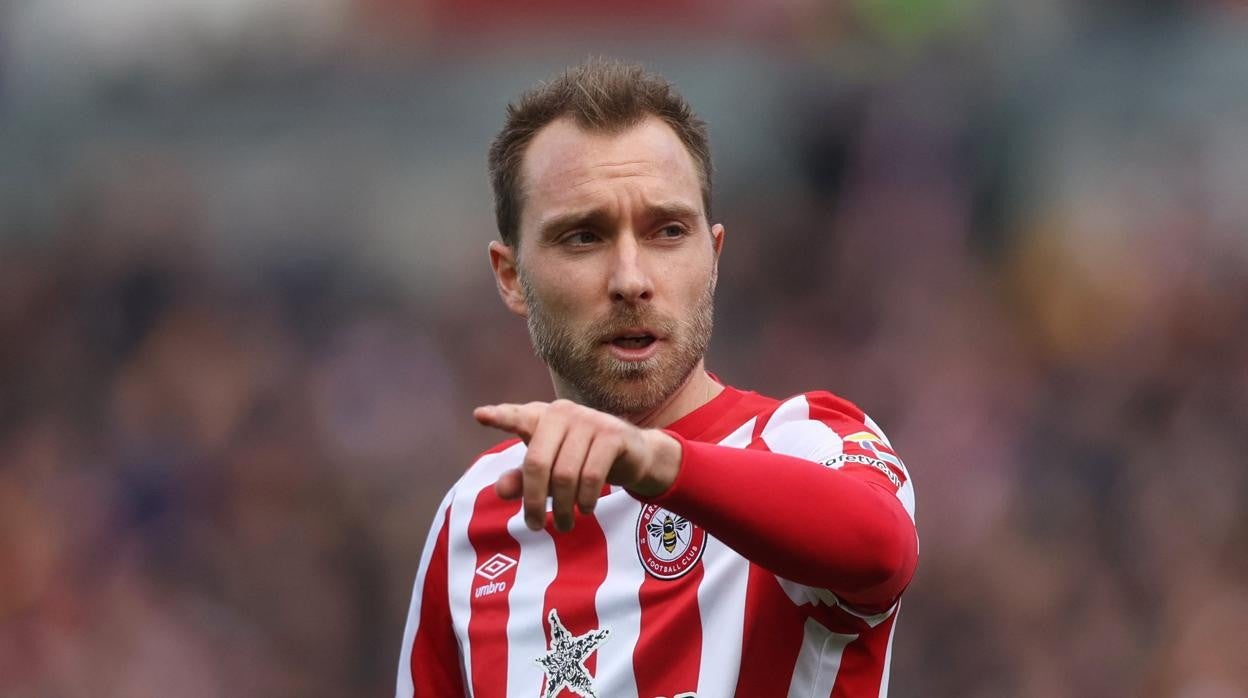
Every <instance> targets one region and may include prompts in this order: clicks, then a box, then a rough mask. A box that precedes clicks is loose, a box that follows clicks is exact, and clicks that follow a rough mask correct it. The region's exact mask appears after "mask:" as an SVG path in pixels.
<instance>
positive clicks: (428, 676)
mask: <svg viewBox="0 0 1248 698" xmlns="http://www.w3.org/2000/svg"><path fill="white" fill-rule="evenodd" d="M449 501H450V495H448V496H447V499H446V500H445V501H444V502H443V503H442V506H441V508H440V509H439V510H438V515H437V517H436V518H435V520H434V525H433V528H432V530H430V532H429V536H428V539H427V540H426V542H425V550H424V553H423V555H422V556H421V565H420V569H419V571H418V572H417V573H416V583H415V585H414V587H413V589H412V605H411V608H410V610H409V611H408V616H407V627H406V629H405V630H404V633H403V647H402V651H401V652H400V654H399V673H398V683H397V686H396V689H395V696H396V697H397V698H446V697H448V696H463V695H467V693H466V691H465V690H464V680H463V674H462V671H461V668H460V665H461V662H460V657H459V643H458V641H457V640H456V638H455V632H454V630H453V629H452V626H451V609H450V603H449V597H448V595H447V538H448V529H449V528H450V527H449V526H448V522H449V521H450V506H449Z"/></svg>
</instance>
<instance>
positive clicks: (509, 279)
mask: <svg viewBox="0 0 1248 698" xmlns="http://www.w3.org/2000/svg"><path fill="white" fill-rule="evenodd" d="M490 268H491V269H493V270H494V283H495V284H496V285H497V286H498V297H499V298H502V299H503V305H505V306H507V309H508V310H510V311H511V312H513V313H515V314H516V315H519V316H520V317H528V316H529V306H528V304H527V303H525V302H524V290H523V289H522V288H521V287H520V266H519V265H518V264H517V262H516V250H515V248H513V247H511V246H510V245H504V244H503V243H501V242H499V241H497V240H493V241H491V242H490Z"/></svg>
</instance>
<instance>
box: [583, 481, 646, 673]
mask: <svg viewBox="0 0 1248 698" xmlns="http://www.w3.org/2000/svg"><path fill="white" fill-rule="evenodd" d="M641 507H642V504H641V502H639V501H637V500H636V499H634V498H633V496H632V495H630V494H628V493H627V492H622V491H619V490H613V491H612V493H611V494H609V495H607V496H605V497H603V498H601V499H599V500H598V506H597V507H596V508H595V509H594V516H595V517H597V519H598V523H599V525H600V526H602V530H603V532H604V534H606V535H605V538H606V548H607V549H606V554H607V576H606V579H605V580H604V581H603V583H602V585H601V586H599V587H598V593H597V594H596V595H595V597H594V610H595V611H596V612H597V613H598V618H600V619H609V621H610V623H609V627H610V628H611V636H610V637H609V638H607V641H606V642H604V643H602V644H601V645H599V647H598V654H597V657H598V666H597V668H596V669H595V671H594V686H595V688H596V689H597V693H598V695H600V696H611V697H612V698H615V696H620V697H621V698H637V677H636V676H635V675H634V674H633V649H634V648H636V646H637V640H638V638H639V637H641V601H640V597H639V593H640V590H641V583H642V582H644V581H645V579H646V573H645V570H644V569H643V568H642V566H641V564H640V563H639V562H638V561H637V541H636V539H635V538H634V537H633V536H632V535H630V532H632V531H634V530H635V529H636V527H637V517H638V516H640V515H641ZM601 627H608V625H607V624H603V625H602V626H601Z"/></svg>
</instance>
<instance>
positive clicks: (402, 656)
mask: <svg viewBox="0 0 1248 698" xmlns="http://www.w3.org/2000/svg"><path fill="white" fill-rule="evenodd" d="M454 496H455V489H454V488H452V489H451V491H449V492H447V493H446V496H445V497H443V498H442V503H441V504H439V505H438V513H437V514H435V515H434V517H433V525H432V526H430V528H429V535H428V536H426V537H425V549H424V552H422V553H421V554H420V567H418V568H417V569H416V582H415V583H414V584H413V585H412V604H411V606H410V607H409V608H408V610H407V625H406V627H404V628H403V649H402V650H400V651H399V676H398V680H397V682H396V683H395V689H394V695H395V698H412V694H413V693H414V692H415V691H416V687H415V686H414V685H413V684H412V643H413V642H414V641H415V640H416V629H417V628H418V627H419V626H420V605H421V604H420V602H421V597H423V596H424V591H425V576H426V574H428V572H429V560H430V558H432V557H433V547H434V544H435V543H437V541H438V535H439V534H441V533H442V525H443V523H445V518H446V508H447V507H449V506H450V505H451V499H453V498H454Z"/></svg>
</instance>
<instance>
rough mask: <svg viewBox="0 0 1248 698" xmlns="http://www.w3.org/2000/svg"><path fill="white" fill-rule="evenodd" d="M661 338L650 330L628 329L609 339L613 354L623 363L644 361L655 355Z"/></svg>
mask: <svg viewBox="0 0 1248 698" xmlns="http://www.w3.org/2000/svg"><path fill="white" fill-rule="evenodd" d="M659 341H660V337H659V336H658V335H656V334H654V333H653V332H651V331H650V330H647V329H644V328H639V329H627V330H623V331H621V332H618V333H616V334H613V335H611V336H610V337H607V338H606V340H605V344H607V346H608V347H609V349H610V350H611V354H612V355H614V356H615V357H616V358H617V359H621V360H623V361H644V360H645V359H648V358H650V357H651V356H653V355H654V352H655V351H656V349H657V347H658V343H659Z"/></svg>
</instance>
